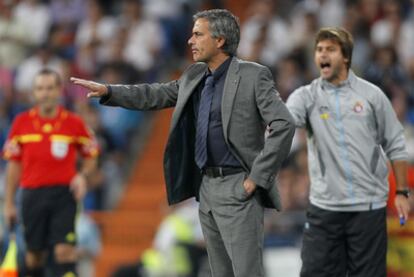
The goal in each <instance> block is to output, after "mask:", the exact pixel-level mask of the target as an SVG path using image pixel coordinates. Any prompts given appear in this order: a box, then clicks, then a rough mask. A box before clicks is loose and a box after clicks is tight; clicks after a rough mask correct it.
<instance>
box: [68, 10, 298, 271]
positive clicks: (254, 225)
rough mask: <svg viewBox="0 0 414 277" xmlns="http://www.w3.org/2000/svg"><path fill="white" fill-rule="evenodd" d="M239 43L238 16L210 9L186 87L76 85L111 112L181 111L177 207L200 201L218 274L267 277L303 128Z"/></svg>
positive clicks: (171, 197)
mask: <svg viewBox="0 0 414 277" xmlns="http://www.w3.org/2000/svg"><path fill="white" fill-rule="evenodd" d="M239 40H240V28H239V23H238V19H237V18H236V17H235V16H234V15H232V14H231V13H230V12H229V11H227V10H208V11H203V12H199V13H197V14H196V15H194V27H193V32H192V36H191V38H190V39H189V41H188V43H189V45H190V46H191V50H192V54H193V58H194V60H195V62H196V63H195V64H192V65H191V66H189V68H188V69H187V70H186V71H185V72H184V73H183V74H182V76H181V78H180V79H179V80H175V81H171V82H168V83H164V84H138V85H129V86H128V85H108V86H106V85H102V84H98V83H95V82H92V81H87V80H81V79H77V78H72V81H73V82H74V83H75V84H79V85H81V86H83V87H85V88H87V89H88V90H89V91H90V92H89V93H88V97H100V98H101V99H100V102H101V103H102V104H105V105H109V106H121V107H124V108H127V109H138V110H153V109H163V108H168V107H173V106H175V110H174V113H173V116H172V121H171V129H170V134H169V139H168V142H167V147H166V150H165V156H164V174H165V180H166V186H167V194H168V202H169V204H174V203H178V202H180V201H182V200H184V199H187V198H190V197H193V196H195V197H196V198H197V199H198V200H199V201H200V208H199V215H200V221H201V224H202V228H203V233H204V237H205V239H206V244H207V251H208V255H209V262H210V267H211V270H212V274H213V276H214V277H231V276H237V277H256V276H257V277H259V276H264V272H263V271H264V270H263V260H262V252H263V251H262V250H263V213H264V207H269V208H275V209H277V210H280V200H279V194H278V191H277V188H276V184H275V176H276V174H277V172H278V169H279V168H280V165H281V163H282V162H283V160H284V159H285V158H286V156H287V155H288V153H289V150H290V146H291V142H292V137H293V134H294V130H295V127H294V121H293V118H292V117H291V115H290V113H289V111H288V110H287V108H286V107H285V105H284V103H283V102H282V101H281V99H280V97H279V95H278V92H277V91H276V89H275V87H274V82H273V80H272V75H271V73H270V71H269V70H268V69H267V68H266V67H264V66H261V65H259V64H256V63H252V62H246V61H242V60H240V59H238V58H236V57H235V54H236V50H237V46H238V43H239ZM266 127H267V129H268V136H267V137H266V138H265V130H266Z"/></svg>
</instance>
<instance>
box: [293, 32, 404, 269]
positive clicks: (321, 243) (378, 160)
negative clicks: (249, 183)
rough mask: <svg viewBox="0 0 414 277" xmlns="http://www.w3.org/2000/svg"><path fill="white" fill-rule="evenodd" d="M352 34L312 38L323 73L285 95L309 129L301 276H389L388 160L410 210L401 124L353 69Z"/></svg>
mask: <svg viewBox="0 0 414 277" xmlns="http://www.w3.org/2000/svg"><path fill="white" fill-rule="evenodd" d="M352 49H353V41H352V36H351V35H350V34H349V33H348V32H347V31H345V30H344V29H341V28H323V29H321V30H320V31H319V32H318V34H317V36H316V40H315V57H314V58H315V63H316V66H317V67H318V68H319V70H320V77H319V78H317V79H315V80H314V81H313V82H312V83H311V84H309V85H307V86H303V87H300V88H299V89H297V90H296V91H294V92H293V93H292V95H291V96H290V97H289V99H288V101H287V106H288V108H289V111H290V112H291V114H292V115H293V117H294V119H295V121H296V125H297V127H303V128H306V129H307V135H308V158H309V174H310V180H311V186H310V207H309V209H308V211H307V223H306V224H305V230H304V237H303V246H302V253H301V256H302V261H303V265H302V270H301V277H308V276H309V277H319V276H327V277H328V276H329V277H336V276H344V277H345V276H348V277H356V276H358V277H385V276H386V250H387V234H386V215H385V209H386V202H387V198H388V180H387V177H388V167H387V160H386V157H385V156H387V157H388V159H389V160H390V161H391V165H392V168H393V170H394V172H395V176H396V182H397V195H396V198H395V206H396V208H397V211H398V212H399V215H400V218H401V220H407V219H408V214H409V209H410V207H409V202H408V197H409V191H408V189H407V184H406V174H407V173H406V171H407V162H406V160H407V152H406V148H405V140H404V136H403V128H402V126H401V124H400V123H399V121H398V119H397V117H396V115H395V113H394V111H393V109H392V106H391V104H390V101H389V100H388V99H387V97H386V96H385V94H384V93H383V92H382V91H381V89H379V88H378V87H376V86H375V85H373V84H371V83H369V82H367V81H365V80H363V79H361V78H359V77H357V76H356V75H355V74H354V73H353V72H352V70H350V66H351V58H352Z"/></svg>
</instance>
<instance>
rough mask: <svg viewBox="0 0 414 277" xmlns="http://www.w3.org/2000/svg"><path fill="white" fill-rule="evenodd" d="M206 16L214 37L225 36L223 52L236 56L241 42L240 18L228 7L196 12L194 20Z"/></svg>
mask: <svg viewBox="0 0 414 277" xmlns="http://www.w3.org/2000/svg"><path fill="white" fill-rule="evenodd" d="M200 18H205V19H206V20H207V21H208V23H209V30H210V32H211V35H212V37H213V38H219V37H222V38H224V40H225V42H224V45H223V48H222V50H223V52H224V53H226V54H228V55H231V56H235V55H236V53H237V47H238V46H239V42H240V23H239V19H238V18H237V17H236V16H235V15H233V14H232V13H231V12H229V11H228V10H226V9H212V10H206V11H201V12H198V13H196V14H195V15H194V16H193V20H194V21H196V20H197V19H200Z"/></svg>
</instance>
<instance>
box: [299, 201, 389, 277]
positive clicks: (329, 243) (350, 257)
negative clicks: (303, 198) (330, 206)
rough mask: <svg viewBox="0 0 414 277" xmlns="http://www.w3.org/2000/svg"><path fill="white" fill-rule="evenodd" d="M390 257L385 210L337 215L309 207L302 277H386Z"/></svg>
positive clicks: (337, 213)
mask: <svg viewBox="0 0 414 277" xmlns="http://www.w3.org/2000/svg"><path fill="white" fill-rule="evenodd" d="M386 253H387V227H386V212H385V208H381V209H377V210H371V211H364V212H335V211H327V210H324V209H320V208H318V207H316V206H313V205H311V206H310V207H309V209H308V211H307V223H306V225H305V230H304V234H303V245H302V253H301V257H302V270H301V274H300V276H301V277H346V276H349V277H385V276H386Z"/></svg>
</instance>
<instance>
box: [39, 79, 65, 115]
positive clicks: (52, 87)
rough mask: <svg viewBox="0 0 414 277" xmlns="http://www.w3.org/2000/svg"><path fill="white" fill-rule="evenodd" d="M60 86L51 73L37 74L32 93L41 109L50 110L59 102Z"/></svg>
mask: <svg viewBox="0 0 414 277" xmlns="http://www.w3.org/2000/svg"><path fill="white" fill-rule="evenodd" d="M60 91H61V87H60V86H59V85H58V83H57V81H56V77H55V76H54V75H52V74H50V75H49V74H45V75H38V76H36V78H35V80H34V87H33V95H34V98H35V101H36V104H37V105H38V106H39V108H40V109H41V110H42V111H45V112H50V111H51V110H53V109H54V108H55V107H56V106H57V105H58V103H59V97H60Z"/></svg>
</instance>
